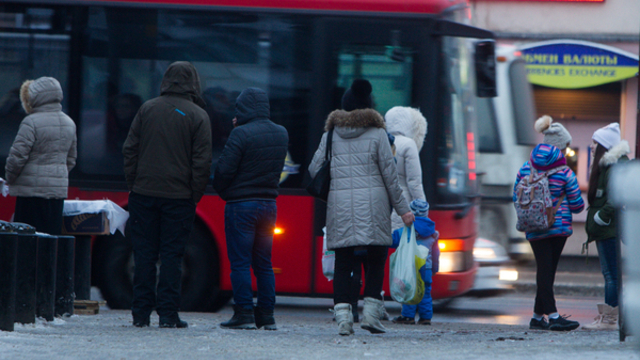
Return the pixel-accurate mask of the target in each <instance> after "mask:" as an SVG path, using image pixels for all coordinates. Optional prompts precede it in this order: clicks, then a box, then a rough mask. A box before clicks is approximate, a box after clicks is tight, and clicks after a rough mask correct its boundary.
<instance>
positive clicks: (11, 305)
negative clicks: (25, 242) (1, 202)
mask: <svg viewBox="0 0 640 360" xmlns="http://www.w3.org/2000/svg"><path fill="white" fill-rule="evenodd" d="M17 252H18V238H17V236H16V233H14V232H13V227H12V226H11V224H10V223H8V222H5V221H0V330H3V331H13V323H14V319H15V315H16V308H15V303H16V257H17Z"/></svg>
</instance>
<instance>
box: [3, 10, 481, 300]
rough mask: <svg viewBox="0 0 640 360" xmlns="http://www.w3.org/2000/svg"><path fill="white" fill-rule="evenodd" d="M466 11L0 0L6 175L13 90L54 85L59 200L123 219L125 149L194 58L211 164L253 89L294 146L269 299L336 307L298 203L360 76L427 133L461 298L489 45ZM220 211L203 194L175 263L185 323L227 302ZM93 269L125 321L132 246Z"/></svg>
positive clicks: (450, 271) (451, 282)
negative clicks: (244, 95)
mask: <svg viewBox="0 0 640 360" xmlns="http://www.w3.org/2000/svg"><path fill="white" fill-rule="evenodd" d="M469 14H470V12H469V9H468V4H467V3H466V1H465V0H345V1H335V0H280V1H269V0H233V1H231V0H119V1H97V0H75V1H74V0H58V1H50V0H8V1H6V0H5V1H3V2H2V4H0V59H1V61H2V66H1V67H0V96H2V100H1V101H0V119H1V120H0V165H1V166H2V168H4V164H5V160H6V157H7V155H8V152H9V149H10V146H11V144H12V141H13V139H14V137H15V134H16V133H17V129H18V125H19V123H20V121H21V120H22V118H23V117H24V116H25V114H24V112H23V111H22V109H21V107H20V101H19V97H18V91H17V89H18V88H19V86H20V84H21V83H22V81H23V80H25V79H29V78H37V77H40V76H45V75H46V76H53V77H55V78H57V79H58V80H59V81H60V83H61V84H62V86H63V90H64V96H65V100H64V101H63V107H64V110H65V112H66V113H68V114H69V115H70V116H71V117H72V118H73V119H74V120H75V121H76V124H77V134H78V160H77V166H76V168H75V169H74V170H73V171H72V172H71V175H70V189H69V199H80V200H95V199H110V200H112V201H114V202H115V203H117V204H119V205H120V206H122V207H123V208H125V209H126V207H127V197H128V195H127V187H126V184H125V181H124V175H123V159H122V152H121V149H122V143H123V141H124V139H125V138H126V135H127V132H128V129H129V125H130V123H131V120H132V119H133V116H134V115H135V113H136V111H137V109H138V107H139V106H140V104H141V103H142V102H144V101H146V100H148V99H150V98H153V97H155V96H157V95H158V94H159V88H160V81H161V79H162V75H163V73H164V70H165V69H166V68H167V66H168V65H169V64H170V63H171V62H173V61H176V60H186V61H190V62H192V63H193V64H194V65H195V66H196V68H197V69H198V71H199V73H200V76H201V81H202V88H203V89H204V90H203V95H204V98H205V100H206V101H207V109H206V110H207V112H208V114H209V116H210V118H211V124H212V135H213V141H214V166H215V162H216V158H217V157H218V156H219V154H220V153H221V150H222V148H223V146H224V144H225V141H226V138H227V136H228V134H229V132H230V131H231V128H232V125H231V119H232V118H233V116H234V115H233V114H234V101H235V98H236V97H237V95H238V94H239V92H240V91H241V90H243V89H244V88H246V87H249V86H255V87H260V88H262V89H264V90H266V91H267V92H268V94H269V97H270V101H271V115H272V120H273V121H274V122H276V123H278V124H281V125H283V126H285V127H286V128H287V130H288V132H289V137H290V144H289V154H288V158H287V164H286V166H285V169H284V171H283V175H282V179H281V180H282V182H281V192H280V194H281V195H280V197H279V198H278V200H277V205H278V221H277V229H276V234H275V236H274V246H273V266H274V271H275V274H276V291H277V293H278V294H279V295H298V296H325V297H330V296H331V295H332V292H333V286H332V283H331V282H329V281H327V279H326V278H325V277H324V276H323V274H322V267H321V255H322V228H323V226H324V220H325V204H324V203H322V202H320V201H317V200H315V199H314V198H313V197H311V196H309V195H308V194H307V193H306V191H305V190H304V185H305V184H306V182H307V181H308V173H307V166H308V164H309V162H310V160H311V158H312V156H313V154H314V151H315V150H316V148H317V146H318V143H319V141H320V138H321V136H322V132H323V126H324V121H325V118H326V116H327V115H328V114H329V113H330V112H331V111H332V110H334V109H336V108H339V107H340V99H341V96H342V93H343V92H344V91H345V89H346V88H348V86H349V85H350V84H351V82H352V80H353V79H354V78H366V79H368V80H369V81H370V82H371V83H372V85H373V89H374V90H373V96H374V101H375V107H376V109H377V110H378V111H379V112H380V113H382V114H384V113H385V112H386V111H387V110H388V109H389V108H391V107H393V106H396V105H403V106H414V107H418V108H420V109H421V111H422V112H423V114H424V115H425V117H426V118H427V120H428V123H429V128H428V135H427V139H426V141H425V145H424V147H423V149H422V151H421V154H420V156H421V162H422V169H423V171H424V174H423V181H424V189H425V190H426V195H427V198H428V200H429V202H430V204H431V211H430V216H431V217H432V218H433V219H434V220H435V222H436V223H437V227H438V229H439V230H440V233H441V238H442V239H443V240H442V245H441V248H442V255H441V265H440V266H441V267H440V271H441V272H440V273H439V274H437V275H436V276H435V277H434V283H433V296H434V298H435V299H444V298H450V297H455V296H458V295H461V294H464V293H465V292H467V291H468V290H469V289H470V288H471V287H472V285H473V280H474V276H475V272H476V269H477V265H476V263H475V262H474V259H473V253H472V250H473V246H474V242H475V239H476V231H477V223H476V222H477V221H476V218H477V208H476V206H475V202H474V198H475V196H476V194H477V184H476V173H475V150H476V149H475V134H476V132H475V126H476V121H475V112H474V106H475V100H476V95H477V91H478V90H477V87H478V83H479V82H480V80H482V76H476V73H478V69H477V68H476V66H474V64H476V62H475V60H474V55H475V57H478V52H477V51H476V52H475V53H474V43H473V39H485V38H491V37H492V34H491V33H490V32H488V31H485V30H482V29H477V28H474V27H471V26H468V25H466V23H468V22H469V17H470V15H469ZM490 56H491V58H492V56H493V55H490ZM489 68H490V66H489ZM476 78H478V79H479V81H476ZM488 83H489V84H490V83H491V81H489V82H488ZM480 85H482V84H480ZM158 161H162V159H158ZM13 208H14V199H12V198H10V197H8V198H0V219H3V220H10V218H11V216H12V213H13ZM223 209H224V202H223V201H222V200H221V199H220V198H219V197H218V196H216V194H215V192H214V191H213V189H212V188H211V186H208V188H207V193H206V195H205V197H204V198H203V199H202V201H201V202H200V203H199V204H198V207H197V220H196V224H195V227H194V231H193V234H192V236H191V238H190V240H189V242H188V245H187V251H186V256H185V258H184V264H183V269H184V271H183V287H182V291H183V297H182V305H181V308H182V310H186V311H189V310H191V311H215V310H217V309H219V308H220V307H221V306H222V305H224V304H225V303H226V302H227V301H228V300H229V299H230V297H231V282H230V278H229V273H230V268H229V261H228V259H227V256H226V244H225V234H224V220H223ZM92 263H93V266H92V283H93V284H94V285H95V286H97V287H98V288H99V289H100V290H101V292H102V295H103V297H104V298H105V299H106V301H107V302H108V305H109V306H110V307H111V308H116V309H117V308H122V309H125V308H130V305H131V297H132V268H133V266H134V264H133V258H132V249H131V243H130V241H129V240H128V239H127V238H125V237H124V236H122V235H121V234H120V233H116V234H115V235H112V236H99V237H95V238H94V239H93V248H92ZM387 280H388V279H387ZM385 288H386V289H387V294H388V284H385Z"/></svg>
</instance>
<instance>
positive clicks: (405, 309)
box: [402, 267, 433, 320]
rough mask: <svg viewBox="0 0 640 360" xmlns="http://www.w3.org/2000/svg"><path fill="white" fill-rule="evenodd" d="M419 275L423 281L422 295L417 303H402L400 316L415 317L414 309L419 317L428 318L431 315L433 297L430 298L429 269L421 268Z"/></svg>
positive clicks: (430, 274)
mask: <svg viewBox="0 0 640 360" xmlns="http://www.w3.org/2000/svg"><path fill="white" fill-rule="evenodd" d="M420 275H421V276H422V280H423V281H424V297H423V298H422V301H420V303H419V304H418V305H402V316H404V317H408V318H412V319H413V318H415V317H416V309H417V310H418V314H420V319H429V320H431V318H432V317H433V299H432V298H431V276H432V275H433V274H432V272H431V269H427V268H424V267H423V268H421V269H420Z"/></svg>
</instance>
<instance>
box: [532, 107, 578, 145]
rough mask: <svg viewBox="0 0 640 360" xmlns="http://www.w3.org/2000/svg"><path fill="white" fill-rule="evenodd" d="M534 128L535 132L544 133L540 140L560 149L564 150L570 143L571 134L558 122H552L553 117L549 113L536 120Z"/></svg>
mask: <svg viewBox="0 0 640 360" xmlns="http://www.w3.org/2000/svg"><path fill="white" fill-rule="evenodd" d="M534 127H535V129H536V131H537V132H539V133H541V134H544V139H543V140H542V142H543V143H544V144H549V145H553V146H555V147H557V148H558V149H560V150H564V148H566V147H567V146H569V145H571V134H569V131H567V129H565V127H564V126H562V124H560V123H554V122H553V119H552V118H551V116H549V115H544V116H543V117H541V118H539V119H538V120H536V124H535V126H534Z"/></svg>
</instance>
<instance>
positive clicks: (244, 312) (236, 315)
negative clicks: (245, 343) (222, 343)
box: [220, 305, 256, 330]
mask: <svg viewBox="0 0 640 360" xmlns="http://www.w3.org/2000/svg"><path fill="white" fill-rule="evenodd" d="M220 326H221V327H223V328H227V329H241V330H255V329H256V320H255V317H254V316H253V309H245V308H243V307H241V306H238V305H234V306H233V317H232V318H231V320H229V321H226V322H223V323H220Z"/></svg>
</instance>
